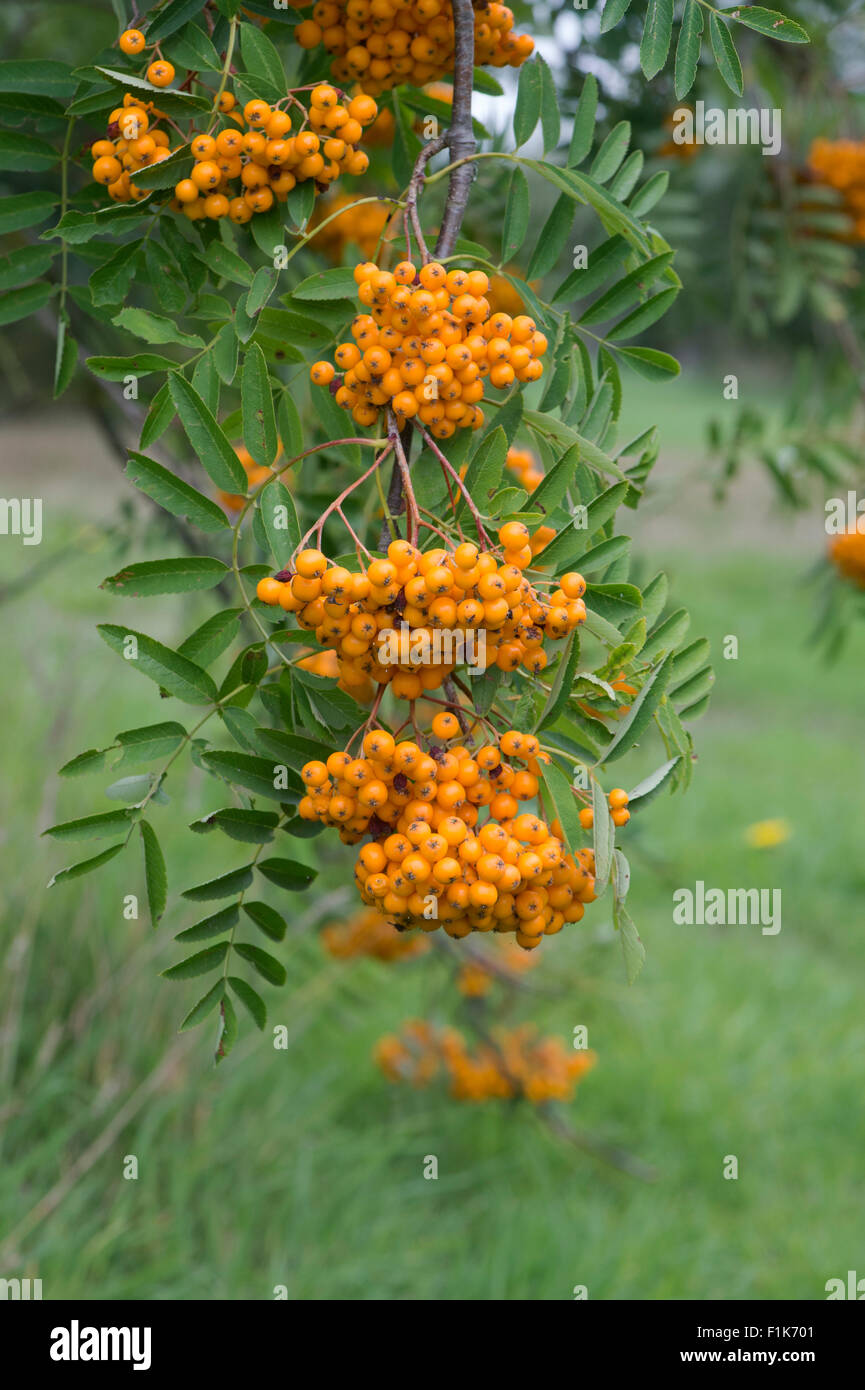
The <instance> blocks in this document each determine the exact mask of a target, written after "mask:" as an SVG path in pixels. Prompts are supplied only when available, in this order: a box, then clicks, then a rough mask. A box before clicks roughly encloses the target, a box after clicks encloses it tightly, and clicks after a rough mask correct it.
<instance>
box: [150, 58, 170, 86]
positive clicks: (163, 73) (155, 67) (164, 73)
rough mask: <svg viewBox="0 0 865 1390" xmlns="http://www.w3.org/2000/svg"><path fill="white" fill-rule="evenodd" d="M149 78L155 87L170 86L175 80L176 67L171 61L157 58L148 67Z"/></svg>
mask: <svg viewBox="0 0 865 1390" xmlns="http://www.w3.org/2000/svg"><path fill="white" fill-rule="evenodd" d="M147 80H148V82H152V84H153V86H154V87H168V86H170V85H171V83H172V82H173V81H174V67H173V66H172V64H171V63H165V62H163V61H162V60H161V59H159V58H157V60H156V62H155V63H151V64H150V66H149V68H148V69H147Z"/></svg>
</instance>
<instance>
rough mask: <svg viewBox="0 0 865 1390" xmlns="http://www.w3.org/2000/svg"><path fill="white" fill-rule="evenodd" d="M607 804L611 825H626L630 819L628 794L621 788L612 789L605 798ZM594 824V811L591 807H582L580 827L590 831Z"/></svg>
mask: <svg viewBox="0 0 865 1390" xmlns="http://www.w3.org/2000/svg"><path fill="white" fill-rule="evenodd" d="M607 802H608V805H609V807H610V816H611V818H612V821H613V825H619V826H621V825H627V824H628V821H629V820H630V819H631V813H630V811H629V810H628V793H627V792H626V791H625V790H624V789H623V788H622V787H613V790H612V791H611V792H610V793H609V795H608V797H607ZM594 823H595V813H594V811H593V810H592V808H591V806H584V807H583V809H582V810H581V811H580V825H581V826H582V827H583V829H584V830H591V828H592V826H593V825H594Z"/></svg>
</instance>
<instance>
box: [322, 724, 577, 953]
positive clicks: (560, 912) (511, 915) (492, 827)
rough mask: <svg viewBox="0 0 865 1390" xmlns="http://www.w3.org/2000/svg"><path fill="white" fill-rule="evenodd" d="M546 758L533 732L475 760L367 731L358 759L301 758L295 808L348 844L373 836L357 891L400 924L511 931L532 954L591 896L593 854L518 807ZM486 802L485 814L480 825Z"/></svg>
mask: <svg viewBox="0 0 865 1390" xmlns="http://www.w3.org/2000/svg"><path fill="white" fill-rule="evenodd" d="M459 732H460V729H459V722H458V720H457V718H456V716H455V715H453V714H451V713H450V712H447V713H445V712H442V713H440V714H437V715H436V716H435V719H434V720H433V734H434V736H435V737H437V738H442V739H446V740H447V741H448V742H450V741H451V740H453V739H454V738H456V737H457V736H458V735H459ZM511 759H517V760H519V761H520V762H524V763H525V767H524V768H522V769H518V768H516V767H514V766H513V763H512V762H511V761H510V760H511ZM548 761H549V759H548V757H547V755H546V754H545V753H542V752H541V750H540V747H539V745H538V740H537V738H536V737H535V736H534V735H533V734H522V733H518V732H517V731H515V730H509V731H508V732H506V733H505V734H503V735H502V737H501V739H500V740H499V743H498V744H486V745H484V747H482V748H480V749H479V750H478V752H477V754H475V755H474V756H473V755H472V753H471V752H470V750H469V749H468V748H466V747H464V746H462V745H457V746H451V747H448V746H447V744H446V743H445V744H433V745H432V747H431V748H430V751H429V753H424V752H423V751H422V749H421V748H420V747H419V746H418V744H416V743H413V742H409V741H403V742H401V743H396V742H395V740H394V738H393V736H392V735H391V734H389V733H388V732H387V731H386V730H384V729H373V730H370V731H369V732H368V733H367V734H366V735H365V736H364V740H363V748H362V756H361V757H353V756H352V754H351V753H350V752H349V751H345V752H337V753H332V754H331V755H330V757H329V758H328V760H327V762H326V763H325V762H320V761H313V762H309V763H306V764H305V765H304V767H303V768H302V769H301V776H302V778H303V780H304V782H305V784H306V786H307V788H308V793H307V795H306V796H304V797H303V798H302V800H301V802H300V805H299V807H298V813H299V815H300V816H301V817H302V818H303V819H304V820H310V821H318V822H320V823H321V824H323V825H330V826H339V827H340V839H341V840H343V841H344V842H345V843H347V844H358V843H360V841H361V840H362V839H364V837H365V836H366V835H369V836H371V842H370V843H369V844H365V845H363V847H362V848H361V850H360V851H359V853H358V857H357V863H356V865H355V881H356V883H357V885H358V890H359V892H360V896H361V898H362V900H363V901H364V902H365V903H366V904H367V906H369V907H377V908H378V909H379V911H380V912H382V913H383V914H385V915H386V916H388V917H389V918H390V919H391V920H392V921H393V922H394V924H395V925H397V926H399V927H400V928H402V929H403V930H406V929H410V928H411V929H413V928H420V929H422V930H423V931H435V930H436V929H437V928H438V927H439V926H444V929H445V931H446V932H447V934H448V935H449V936H453V937H457V938H459V937H463V936H467V935H468V934H469V933H470V932H472V931H483V932H487V931H493V930H495V931H497V932H514V933H515V936H516V941H517V943H518V945H520V946H522V947H523V948H524V949H526V950H532V949H533V948H534V947H536V946H539V945H540V940H541V937H542V936H554V935H555V934H556V933H557V932H559V931H561V929H562V927H563V926H564V925H565V923H566V922H579V921H580V919H581V918H582V916H583V913H584V910H585V909H584V904H585V903H587V902H593V901H594V898H595V891H594V887H595V881H594V852H593V851H592V850H590V849H581V850H578V851H577V853H576V855H571V854H568V853H567V852H566V850H565V846H564V844H563V843H562V839H561V827H560V826H559V825H558V823H557V822H554V823H553V825H552V827H550V826H548V825H547V824H546V822H545V821H543V820H542V819H541V818H540V817H539V816H537V815H535V814H534V813H531V812H522V813H521V812H520V802H521V801H531V800H534V798H535V797H536V796H537V795H538V790H539V778H538V772H539V770H540V764H541V763H542V762H548ZM483 807H488V808H489V817H488V819H487V820H486V821H484V822H483V823H481V822H480V812H481V808H483Z"/></svg>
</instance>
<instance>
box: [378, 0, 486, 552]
mask: <svg viewBox="0 0 865 1390" xmlns="http://www.w3.org/2000/svg"><path fill="white" fill-rule="evenodd" d="M453 11H454V30H455V46H454V100H453V107H452V108H451V111H452V116H451V123H450V127H449V128H448V130H447V131H446V133H445V134H444V135H443V136H440V137H439V139H438V140H436V141H433V142H432V146H431V147H430V146H428V147H427V148H426V149H425V150H423V151H422V152H421V155H420V157H419V159H418V161H417V164H416V165H415V169H414V173H413V175H412V180H411V185H410V187H409V197H408V204H409V206H408V209H407V216H408V218H410V220H411V223H412V226H413V227H414V230H415V236H416V239H417V241H418V245H419V247H420V249H421V252H422V253H423V252H424V251H425V250H426V247H425V244H424V240H423V232H422V231H421V228H420V219H419V217H418V214H417V198H418V193H419V192H420V189H421V188H422V186H423V173H424V169H425V168H426V164H427V162H428V160H429V159H430V158H431V157H432V155H433V154H436V153H438V151H439V150H440V149H445V148H447V150H448V152H449V154H450V162H451V164H456V165H457V167H456V168H455V169H454V170H453V171H452V173H451V175H450V180H449V183H448V193H447V198H446V199H445V208H444V214H443V216H442V224H441V230H440V232H439V237H438V241H437V242H436V248H435V255H436V258H437V259H438V260H443V259H444V258H445V257H447V256H450V255H452V254H453V249H454V246H455V245H456V240H457V237H458V236H459V234H460V228H461V227H462V224H463V217H464V216H465V211H466V207H467V205H468V201H469V191H470V189H471V186H472V183H473V181H474V178H475V175H476V173H477V170H476V168H475V166H474V164H471V163H469V164H461V163H459V161H460V160H463V159H466V158H467V157H468V156H469V155H473V154H474V152H475V150H476V149H477V142H476V140H475V133H474V127H473V125H472V92H473V91H474V71H475V12H474V8H473V6H472V0H453ZM410 439H411V433H410V431H409V430H406V432H405V435H404V438H403V446H404V447H405V446H406V444H408V447H409V448H410V447H411V445H410ZM406 458H408V449H406ZM388 510H389V512H390V515H391V516H392V517H396V516H399V515H400V514H401V513H402V512H403V510H404V507H403V485H402V473H401V471H400V468H399V463H398V460H396V459H395V460H394V465H393V472H392V473H391V479H390V487H389V489H388ZM389 535H390V533H389V531H388V526H387V517H385V518H384V521H383V523H382V529H381V545H380V549H386V547H387V539H388V537H389Z"/></svg>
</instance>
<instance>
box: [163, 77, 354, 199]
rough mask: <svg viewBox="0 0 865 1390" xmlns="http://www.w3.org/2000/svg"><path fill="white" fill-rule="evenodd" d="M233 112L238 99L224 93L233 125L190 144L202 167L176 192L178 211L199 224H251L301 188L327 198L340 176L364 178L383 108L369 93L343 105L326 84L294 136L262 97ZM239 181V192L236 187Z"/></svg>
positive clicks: (285, 116) (285, 118)
mask: <svg viewBox="0 0 865 1390" xmlns="http://www.w3.org/2000/svg"><path fill="white" fill-rule="evenodd" d="M234 108H235V99H234V97H233V96H232V94H231V93H229V92H223V94H222V99H221V100H220V109H221V110H222V111H223V112H224V113H226V114H228V115H229V116H230V117H231V118H232V120H233V122H234V123H233V124H232V125H229V126H227V127H226V128H225V129H224V130H221V131H218V132H217V133H216V134H215V135H210V134H207V133H203V134H201V135H196V136H194V138H193V139H192V141H191V144H190V148H191V150H192V153H193V155H194V157H195V163H194V164H193V166H192V170H191V172H190V174H189V177H188V178H185V179H181V180H180V182H179V183H178V184H177V185H176V187H175V189H174V197H175V205H176V207H177V209H178V210H179V211H182V212H183V213H185V215H186V216H187V217H189V218H191V219H192V220H193V221H195V220H197V219H198V218H201V217H210V218H214V219H219V218H220V217H229V218H230V219H231V221H232V222H237V223H244V222H248V221H249V220H250V219H251V218H252V217H253V216H254V215H255V213H257V212H267V211H268V209H269V208H271V207H272V206H273V204H274V201H276V202H280V203H284V202H285V200H286V198H287V197H288V195H289V193H290V192H291V190H292V189H293V188H295V187H296V185H297V184H299V183H306V182H309V181H310V180H311V181H312V182H313V183H314V184H315V188H316V190H317V192H319V193H321V192H323V191H325V190H326V189H327V188H328V187H329V186H330V185H331V184H332V183H333V182H334V180H335V179H338V178H339V176H340V174H364V173H366V171H367V169H368V168H369V156H368V155H367V154H366V153H365V152H364V151H363V150H361V149H358V144H359V142H360V139H361V136H362V134H363V129H364V127H365V126H367V125H370V124H371V123H372V122H373V121H374V120H375V118H376V116H377V115H378V106H377V105H376V103H375V101H374V100H373V98H372V97H371V96H367V95H365V93H363V92H361V93H359V94H358V95H357V96H355V97H352V98H351V100H350V101H348V102H347V104H344V103H343V102H342V101H341V100H340V93H339V92H338V91H337V89H336V88H335V87H331V86H329V85H328V84H327V83H322V84H320V85H319V86H317V87H315V88H313V90H312V92H311V94H310V105H309V111H308V114H307V115H306V116H305V117H304V119H303V121H302V125H301V128H300V129H299V130H298V131H297V133H296V134H294V135H292V134H291V131H292V127H293V120H292V117H291V115H290V114H289V112H288V111H283V110H282V109H281V108H280V106H271V105H270V104H269V103H268V102H266V101H262V100H260V99H258V98H256V99H254V100H252V101H248V102H247V103H246V105H245V106H244V108H243V112H242V114H241V112H239V111H238V112H236V113H235V109H234ZM307 123H308V125H309V128H307ZM244 127H245V129H244ZM235 180H237V181H239V188H238V187H237V186H236V185H235V187H234V188H232V184H233V182H234V181H235ZM232 195H233V196H232Z"/></svg>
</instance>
